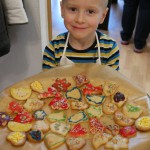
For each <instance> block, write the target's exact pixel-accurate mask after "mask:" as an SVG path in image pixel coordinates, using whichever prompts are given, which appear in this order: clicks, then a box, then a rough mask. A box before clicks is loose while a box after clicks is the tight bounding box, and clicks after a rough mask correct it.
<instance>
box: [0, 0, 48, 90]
mask: <svg viewBox="0 0 150 150" xmlns="http://www.w3.org/2000/svg"><path fill="white" fill-rule="evenodd" d="M39 1H40V0H39ZM39 1H37V0H24V7H25V10H26V13H27V16H28V19H29V23H28V24H24V25H12V26H9V27H8V31H9V35H10V40H11V49H10V52H9V53H8V54H7V55H5V56H3V57H0V91H2V90H3V89H4V88H6V87H8V86H10V85H12V84H14V83H16V82H18V81H21V80H23V79H25V78H27V77H29V76H32V75H34V74H37V73H39V72H41V70H42V49H43V47H44V45H45V43H47V35H46V32H47V31H46V28H45V25H46V23H44V24H42V26H41V25H40V21H41V20H40V16H44V14H45V12H46V10H45V1H46V0H42V1H43V4H42V5H40V4H41V2H40V4H39ZM40 10H41V13H40ZM42 21H43V20H42ZM41 27H42V29H41ZM44 28H45V29H44ZM41 31H42V32H41ZM41 33H42V34H41Z"/></svg>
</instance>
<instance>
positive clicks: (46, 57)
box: [42, 42, 56, 71]
mask: <svg viewBox="0 0 150 150" xmlns="http://www.w3.org/2000/svg"><path fill="white" fill-rule="evenodd" d="M53 67H56V61H55V48H54V46H53V43H52V42H50V44H49V45H47V46H46V47H45V49H44V53H43V64H42V68H43V71H45V70H47V69H51V68H53Z"/></svg>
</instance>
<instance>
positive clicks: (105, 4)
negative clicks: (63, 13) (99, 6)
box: [62, 0, 108, 8]
mask: <svg viewBox="0 0 150 150" xmlns="http://www.w3.org/2000/svg"><path fill="white" fill-rule="evenodd" d="M100 1H102V2H103V5H104V7H105V8H106V7H107V5H108V0H100ZM64 2H65V0H62V3H64Z"/></svg>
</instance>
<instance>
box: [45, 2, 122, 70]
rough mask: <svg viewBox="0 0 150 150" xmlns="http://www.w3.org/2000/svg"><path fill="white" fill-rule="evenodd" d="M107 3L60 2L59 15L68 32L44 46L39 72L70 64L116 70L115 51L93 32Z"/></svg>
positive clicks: (107, 39)
mask: <svg viewBox="0 0 150 150" xmlns="http://www.w3.org/2000/svg"><path fill="white" fill-rule="evenodd" d="M107 3H108V0H62V2H61V16H62V18H63V19H64V24H65V27H66V29H67V30H68V32H66V33H61V34H59V35H58V36H57V37H56V38H54V39H53V40H52V41H50V42H49V44H48V45H47V46H46V47H45V50H44V54H43V70H46V69H50V68H53V67H56V66H61V65H67V64H73V63H98V64H102V65H107V66H110V67H112V68H114V69H115V70H119V48H118V46H117V44H116V42H115V41H114V40H113V39H112V38H110V37H109V36H107V35H105V34H103V33H101V32H100V31H98V30H97V27H98V25H99V23H103V21H104V19H105V16H106V14H107V11H108V8H107Z"/></svg>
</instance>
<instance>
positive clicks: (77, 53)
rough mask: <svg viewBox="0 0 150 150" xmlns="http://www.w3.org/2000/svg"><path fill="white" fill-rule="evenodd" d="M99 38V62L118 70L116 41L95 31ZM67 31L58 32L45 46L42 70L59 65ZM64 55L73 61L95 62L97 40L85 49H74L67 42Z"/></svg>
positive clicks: (96, 57)
mask: <svg viewBox="0 0 150 150" xmlns="http://www.w3.org/2000/svg"><path fill="white" fill-rule="evenodd" d="M96 32H97V35H98V39H99V45H100V53H101V64H102V65H108V66H110V67H112V68H114V69H115V70H119V48H118V46H117V44H116V42H115V41H114V40H113V39H112V38H110V37H108V36H107V35H105V34H103V33H101V32H99V31H96ZM67 34H68V32H65V33H62V34H59V35H58V36H57V37H56V38H55V39H53V40H52V41H50V43H49V45H47V46H46V47H45V50H44V54H43V70H45V69H50V68H53V67H56V66H59V63H60V59H61V56H62V53H63V50H64V46H65V43H66V39H67ZM65 56H66V57H67V58H68V59H70V60H71V61H72V62H74V63H96V60H97V59H98V46H97V41H96V40H95V42H94V43H93V44H92V45H91V46H90V47H89V48H88V49H85V50H76V49H74V48H73V47H72V46H71V45H70V44H69V42H68V46H67V49H66V53H65Z"/></svg>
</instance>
